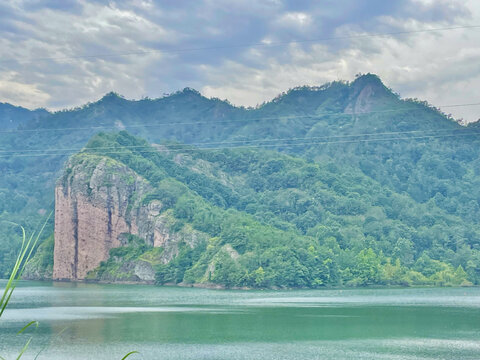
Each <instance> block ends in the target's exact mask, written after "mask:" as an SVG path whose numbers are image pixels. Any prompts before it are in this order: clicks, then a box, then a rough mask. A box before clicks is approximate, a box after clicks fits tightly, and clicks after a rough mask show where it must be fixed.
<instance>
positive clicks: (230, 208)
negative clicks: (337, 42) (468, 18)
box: [0, 74, 480, 288]
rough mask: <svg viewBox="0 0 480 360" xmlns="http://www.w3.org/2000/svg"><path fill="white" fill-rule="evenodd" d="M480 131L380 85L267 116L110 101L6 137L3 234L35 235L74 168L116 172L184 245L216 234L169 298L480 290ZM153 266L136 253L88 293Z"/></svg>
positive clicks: (53, 116) (329, 88)
mask: <svg viewBox="0 0 480 360" xmlns="http://www.w3.org/2000/svg"><path fill="white" fill-rule="evenodd" d="M14 110H15V109H14ZM14 110H11V109H10V110H9V111H14ZM22 111H23V110H22ZM0 114H1V113H0ZM9 124H11V122H10V123H9ZM477 132H478V127H477V124H472V125H470V126H468V127H464V126H461V125H459V124H458V123H457V122H455V121H454V120H453V119H452V118H450V117H449V116H446V115H445V114H442V113H441V112H440V111H438V110H437V109H435V108H434V107H432V106H430V105H429V104H427V103H425V102H421V101H419V100H416V99H401V98H400V97H399V95H398V94H395V93H394V92H393V91H392V90H390V89H388V88H387V87H386V86H384V85H383V83H382V82H381V81H380V79H379V78H378V77H376V76H375V75H372V74H367V75H363V76H359V77H358V78H357V79H355V80H354V81H352V82H334V83H330V84H326V85H324V86H321V87H315V88H312V87H299V88H295V89H291V90H289V91H288V92H286V93H283V94H281V95H279V96H278V97H277V98H275V99H274V100H272V101H270V102H268V103H265V104H261V105H259V106H258V107H256V108H239V107H234V106H232V105H231V104H229V103H228V102H226V101H222V100H219V99H207V98H205V97H203V96H201V95H200V94H199V93H198V92H196V91H195V90H192V89H185V90H183V91H180V92H178V93H175V94H171V95H169V96H166V97H164V98H160V99H143V100H140V101H129V100H126V99H123V98H122V97H121V96H119V95H117V94H113V93H111V94H107V95H106V96H105V97H104V98H102V99H101V100H100V101H98V102H96V103H91V104H87V105H85V106H83V107H81V108H77V109H71V110H65V111H60V112H56V113H46V112H43V111H40V112H38V113H35V114H32V117H31V118H28V119H26V120H25V121H23V120H22V122H21V123H19V124H18V125H17V128H16V130H13V131H8V132H5V133H3V134H2V136H1V137H0V142H1V144H2V147H4V148H5V149H7V150H6V152H5V156H2V157H1V158H0V170H1V171H2V173H3V174H5V175H4V176H2V178H1V180H0V181H1V184H0V200H1V201H0V214H1V215H0V219H1V220H9V221H14V222H17V223H18V222H20V223H22V224H26V225H27V226H29V227H30V228H34V227H35V226H36V224H38V223H39V222H41V219H42V218H43V216H44V214H45V213H47V212H49V211H50V210H51V208H52V206H53V204H52V202H53V188H54V186H55V182H56V180H57V179H58V178H59V177H60V176H61V175H62V171H67V170H68V169H64V168H63V164H64V162H65V160H66V159H67V158H68V157H69V156H73V158H77V159H79V161H80V159H88V158H90V160H91V161H97V160H95V159H98V157H99V156H100V158H101V157H108V158H111V159H114V160H116V161H118V162H120V163H122V164H124V165H126V166H128V167H129V168H130V169H132V170H133V171H135V172H136V173H137V174H138V175H140V176H141V177H143V178H145V179H146V180H147V181H148V182H149V183H150V184H151V185H152V186H153V188H154V189H155V190H154V191H153V192H151V193H150V194H148V195H147V196H146V197H145V198H144V199H142V201H143V202H144V203H145V204H148V202H150V201H152V200H160V201H161V202H162V203H163V204H164V205H165V207H164V208H163V211H164V212H165V213H166V214H168V216H169V217H170V218H171V219H172V224H173V225H172V227H173V228H174V231H189V229H195V230H197V231H200V232H202V233H204V234H206V237H205V238H206V240H204V241H202V242H201V243H199V244H197V245H196V246H195V247H190V246H188V245H187V244H184V245H182V246H181V248H180V250H179V252H178V254H177V256H176V257H175V258H174V259H173V260H172V261H170V262H169V263H168V264H157V263H155V269H156V283H158V284H178V283H184V284H194V283H212V284H219V285H222V286H225V287H260V288H265V287H271V288H281V287H321V286H367V285H401V286H410V285H435V286H459V285H463V286H466V285H472V284H479V283H480V225H479V222H478V219H479V218H480V217H479V216H480V178H479V177H478V175H479V173H480V163H479V160H478V159H479V155H480V153H479V152H480V148H479V144H480V143H479V141H478V134H477ZM151 144H156V145H154V146H152V145H151ZM158 144H161V145H158ZM159 146H160V147H161V150H162V151H159ZM107 149H108V150H107ZM52 231H53V224H50V227H49V230H48V231H47V233H46V235H45V237H46V240H45V242H44V243H43V244H42V245H41V248H40V249H39V251H38V252H37V255H36V257H35V258H34V262H35V263H36V264H37V266H38V267H40V268H45V267H49V266H50V267H51V265H52V261H53V257H52V256H51V254H52V250H53V238H52V237H51V236H50V235H51V233H52ZM1 233H2V235H1V237H0V250H1V251H0V272H1V273H2V274H7V273H8V269H9V264H10V263H11V261H12V259H14V256H15V251H16V246H18V245H19V244H18V245H17V243H18V241H17V240H16V235H15V232H14V227H13V226H12V225H8V224H7V225H5V224H2V232H1ZM158 251H161V250H157V249H153V248H150V247H149V246H147V245H145V244H144V243H142V241H141V239H136V241H133V242H131V244H129V245H128V246H125V247H122V248H117V249H112V250H111V255H112V256H111V259H112V260H109V261H107V262H105V263H102V264H101V265H100V266H99V268H98V269H96V270H95V271H94V272H93V273H92V274H91V278H92V279H95V278H98V277H100V276H101V275H102V274H104V273H108V272H110V273H112V274H113V275H115V272H116V271H118V261H117V260H118V259H119V258H121V259H124V260H125V261H127V260H129V259H136V258H142V259H154V258H155V252H158ZM113 259H117V260H115V261H114V260H113ZM152 261H153V260H152ZM153 262H154V261H153ZM212 269H214V271H213V270H212ZM210 270H212V271H210Z"/></svg>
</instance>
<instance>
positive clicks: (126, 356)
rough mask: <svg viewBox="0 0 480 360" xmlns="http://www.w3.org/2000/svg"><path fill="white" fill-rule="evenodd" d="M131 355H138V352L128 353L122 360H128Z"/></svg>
mask: <svg viewBox="0 0 480 360" xmlns="http://www.w3.org/2000/svg"><path fill="white" fill-rule="evenodd" d="M133 354H140V353H139V352H138V351H130V352H129V353H128V354H127V355H125V356H124V357H123V358H122V360H125V359H126V358H128V357H129V356H130V355H133Z"/></svg>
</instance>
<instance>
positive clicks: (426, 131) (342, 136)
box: [0, 128, 479, 153]
mask: <svg viewBox="0 0 480 360" xmlns="http://www.w3.org/2000/svg"><path fill="white" fill-rule="evenodd" d="M465 131H469V132H470V133H469V134H465V135H474V134H479V131H478V130H473V129H468V128H462V129H439V130H409V131H389V132H374V133H361V134H345V135H327V136H311V137H295V138H272V139H252V140H248V139H244V140H227V141H215V142H196V143H184V144H165V145H164V144H156V145H161V146H168V147H182V146H183V147H187V148H188V147H191V146H205V145H229V144H245V143H262V144H260V146H264V145H266V144H263V143H271V142H286V141H289V142H290V141H299V140H309V141H310V140H321V139H335V138H337V139H338V138H340V139H342V138H352V137H364V136H377V137H378V136H383V135H404V134H405V135H406V134H416V133H439V132H465ZM430 135H437V136H442V135H439V134H430ZM447 135H448V134H447ZM120 146H121V147H122V148H126V149H142V148H150V147H152V145H150V144H148V145H124V146H123V145H120ZM83 149H85V147H82V148H60V149H22V150H0V153H27V152H46V151H49V152H51V151H82V150H83ZM109 149H118V146H100V147H89V148H88V150H109ZM208 149H211V148H208Z"/></svg>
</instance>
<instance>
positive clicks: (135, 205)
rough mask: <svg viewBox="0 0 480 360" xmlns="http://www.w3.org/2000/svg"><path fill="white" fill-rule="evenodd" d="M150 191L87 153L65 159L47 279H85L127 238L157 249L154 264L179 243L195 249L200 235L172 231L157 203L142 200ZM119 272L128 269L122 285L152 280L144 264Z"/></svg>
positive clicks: (134, 177)
mask: <svg viewBox="0 0 480 360" xmlns="http://www.w3.org/2000/svg"><path fill="white" fill-rule="evenodd" d="M150 191H152V187H151V185H150V184H149V183H148V181H147V180H145V179H144V178H142V177H141V176H139V175H138V174H136V173H135V172H134V171H133V170H131V169H130V168H128V167H127V166H125V165H124V164H122V163H120V162H117V161H115V160H112V159H110V158H107V157H101V156H97V155H91V154H88V155H87V154H78V155H76V156H74V157H73V158H71V159H70V160H69V162H68V163H67V164H66V168H65V171H64V175H63V176H62V177H61V178H60V179H59V181H58V182H57V186H56V189H55V234H54V235H55V247H54V266H53V279H57V280H83V279H85V278H86V277H87V274H88V273H89V272H91V271H92V270H94V269H95V268H97V267H98V266H99V265H100V263H101V262H103V261H106V260H108V258H109V253H110V250H111V249H112V248H118V247H121V246H124V245H128V244H127V239H128V236H125V235H127V234H132V235H135V236H136V237H138V238H140V239H142V240H143V241H144V242H145V245H146V246H153V247H162V248H163V252H162V253H161V257H160V259H158V261H160V263H167V262H168V261H170V260H171V259H172V258H173V257H174V256H175V255H176V253H177V252H178V244H179V243H180V242H185V243H187V244H189V245H190V246H191V247H193V246H195V244H196V241H197V239H199V238H200V237H201V234H200V233H197V232H195V231H193V232H189V233H182V232H175V231H173V230H172V228H171V225H172V221H171V218H170V217H169V216H168V214H165V213H162V214H161V211H162V202H161V201H158V200H154V201H151V202H149V203H148V204H147V203H144V202H143V201H142V200H143V199H144V198H145V196H146V195H147V194H148V193H149V192H150ZM122 269H124V270H125V269H126V271H127V270H132V271H131V275H129V277H128V279H127V280H128V281H146V282H149V281H153V277H154V270H153V268H152V266H151V265H150V264H149V263H147V262H138V263H128V264H123V267H122ZM105 280H108V281H115V278H109V279H105Z"/></svg>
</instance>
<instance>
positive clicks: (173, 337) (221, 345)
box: [0, 282, 480, 360]
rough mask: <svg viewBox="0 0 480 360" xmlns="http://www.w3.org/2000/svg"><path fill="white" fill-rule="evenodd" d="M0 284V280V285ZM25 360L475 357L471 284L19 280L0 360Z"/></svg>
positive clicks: (478, 343)
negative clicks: (270, 286) (21, 359)
mask: <svg viewBox="0 0 480 360" xmlns="http://www.w3.org/2000/svg"><path fill="white" fill-rule="evenodd" d="M3 285H4V282H0V287H1V286H3ZM32 320H37V321H39V323H40V326H39V328H38V329H37V330H36V332H34V333H33V332H32V334H33V340H32V343H31V346H30V349H29V352H28V353H27V355H26V356H25V359H33V358H35V355H36V354H37V353H38V352H39V351H41V353H40V355H39V356H38V359H53V360H57V359H73V360H75V359H99V360H104V359H118V360H120V359H121V358H122V356H123V355H124V354H125V353H127V352H129V351H131V350H138V351H140V352H141V355H135V356H132V357H130V358H129V359H167V360H170V359H187V360H188V359H232V360H235V359H242V360H244V359H245V360H246V359H265V360H271V359H272V360H273V359H275V360H283V359H306V360H309V359H332V358H335V359H480V288H444V289H433V288H427V289H347V290H292V291H225V290H207V289H191V288H175V287H153V286H139V285H98V284H74V283H42V282H22V283H21V285H20V286H19V287H18V288H17V289H16V290H15V293H14V296H13V300H12V303H11V306H10V307H9V308H8V310H7V311H6V312H5V315H4V317H3V318H2V320H0V356H3V357H6V358H7V359H11V358H15V354H17V353H18V351H19V350H20V349H21V348H22V346H23V343H24V342H25V341H26V340H28V338H29V336H30V334H22V335H17V334H16V332H17V331H18V330H19V329H21V328H22V327H23V326H24V325H25V324H27V323H28V322H30V321H32Z"/></svg>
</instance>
